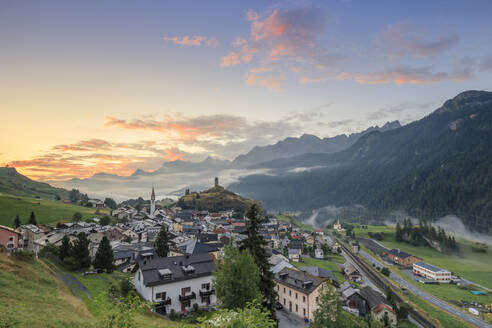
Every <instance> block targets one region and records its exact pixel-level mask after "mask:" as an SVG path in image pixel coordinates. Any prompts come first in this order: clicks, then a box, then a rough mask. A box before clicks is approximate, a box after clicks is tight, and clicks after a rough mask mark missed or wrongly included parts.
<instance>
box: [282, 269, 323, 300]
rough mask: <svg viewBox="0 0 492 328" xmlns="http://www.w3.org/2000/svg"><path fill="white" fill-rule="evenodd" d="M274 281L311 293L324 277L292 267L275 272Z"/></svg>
mask: <svg viewBox="0 0 492 328" xmlns="http://www.w3.org/2000/svg"><path fill="white" fill-rule="evenodd" d="M275 281H276V282H278V283H280V284H283V285H286V286H289V287H291V288H294V289H296V290H298V291H300V292H301V293H305V294H311V292H313V291H314V290H315V289H316V288H317V287H318V286H319V285H321V284H322V283H323V282H325V281H326V279H324V278H319V277H315V276H313V275H310V274H309V273H306V272H302V271H299V270H297V269H294V268H283V269H282V270H280V271H279V272H278V273H276V274H275Z"/></svg>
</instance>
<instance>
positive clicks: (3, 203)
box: [0, 195, 109, 227]
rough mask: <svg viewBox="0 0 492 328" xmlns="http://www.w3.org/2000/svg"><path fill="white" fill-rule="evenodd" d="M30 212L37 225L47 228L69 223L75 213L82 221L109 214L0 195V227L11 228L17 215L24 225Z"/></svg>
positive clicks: (67, 205) (54, 202)
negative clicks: (79, 215) (60, 223)
mask: <svg viewBox="0 0 492 328" xmlns="http://www.w3.org/2000/svg"><path fill="white" fill-rule="evenodd" d="M31 211H34V214H35V215H36V220H37V222H38V224H43V225H47V226H54V225H55V224H56V223H57V222H60V221H63V222H68V221H71V220H72V217H73V214H74V213H75V212H80V213H81V214H82V220H85V219H89V218H93V217H100V216H102V215H104V214H107V213H109V211H108V210H107V209H100V213H101V215H96V214H95V212H96V210H95V209H94V208H88V207H82V206H77V205H70V204H63V203H60V202H56V201H54V200H53V201H52V200H40V199H35V198H28V197H19V196H10V195H0V225H5V226H9V227H11V226H12V224H13V222H14V218H15V216H16V215H19V216H20V219H21V223H22V224H25V223H27V221H28V220H29V216H30V215H31Z"/></svg>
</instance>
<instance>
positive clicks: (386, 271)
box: [381, 267, 390, 277]
mask: <svg viewBox="0 0 492 328" xmlns="http://www.w3.org/2000/svg"><path fill="white" fill-rule="evenodd" d="M381 273H382V274H384V275H385V276H387V277H389V275H390V270H389V269H388V268H387V267H384V268H382V269H381Z"/></svg>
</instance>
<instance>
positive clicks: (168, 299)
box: [159, 297, 171, 305]
mask: <svg viewBox="0 0 492 328" xmlns="http://www.w3.org/2000/svg"><path fill="white" fill-rule="evenodd" d="M159 305H171V298H170V297H168V298H166V299H165V300H162V301H160V302H159Z"/></svg>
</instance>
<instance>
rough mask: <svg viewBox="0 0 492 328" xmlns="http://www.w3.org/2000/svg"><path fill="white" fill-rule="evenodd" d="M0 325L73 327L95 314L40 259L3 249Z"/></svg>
mask: <svg viewBox="0 0 492 328" xmlns="http://www.w3.org/2000/svg"><path fill="white" fill-rule="evenodd" d="M0 290H1V293H0V327H71V326H79V325H81V324H91V323H93V322H94V318H93V316H92V315H91V313H90V312H89V311H88V310H87V308H86V307H85V305H84V303H83V302H82V301H81V300H80V299H78V298H77V297H75V296H74V295H72V294H71V293H70V290H69V289H68V288H67V287H66V286H65V285H63V283H62V282H60V280H58V279H57V278H56V276H55V275H54V274H53V273H52V271H51V270H50V269H49V268H48V267H47V266H46V265H45V264H44V263H43V262H40V261H34V260H33V261H27V262H26V261H20V260H17V259H14V258H11V257H7V254H6V253H0Z"/></svg>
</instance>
